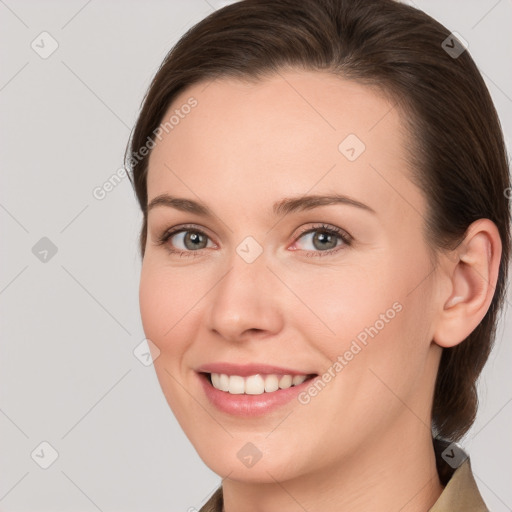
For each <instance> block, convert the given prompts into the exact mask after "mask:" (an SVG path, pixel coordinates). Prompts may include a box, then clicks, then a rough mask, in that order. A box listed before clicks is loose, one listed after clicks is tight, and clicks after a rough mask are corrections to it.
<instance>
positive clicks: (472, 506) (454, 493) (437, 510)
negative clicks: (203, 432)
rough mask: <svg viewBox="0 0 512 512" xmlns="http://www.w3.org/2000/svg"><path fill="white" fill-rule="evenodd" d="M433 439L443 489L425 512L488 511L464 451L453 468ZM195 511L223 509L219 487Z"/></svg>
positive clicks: (443, 443) (445, 444) (445, 448)
mask: <svg viewBox="0 0 512 512" xmlns="http://www.w3.org/2000/svg"><path fill="white" fill-rule="evenodd" d="M433 442H434V451H435V454H436V464H437V470H438V473H439V479H440V480H441V484H442V485H444V486H445V488H444V490H443V492H442V493H441V495H440V496H439V498H438V499H437V501H436V502H435V504H434V506H433V507H432V508H430V509H429V510H428V512H489V509H488V508H487V506H486V505H485V503H484V500H483V499H482V496H481V495H480V491H479V490H478V487H477V484H476V482H475V479H474V477H473V473H472V471H471V462H470V460H469V457H468V456H467V454H465V453H464V451H463V450H462V449H461V448H460V447H458V446H457V447H456V448H455V450H456V451H457V456H458V458H459V459H464V460H463V461H462V462H461V463H460V464H459V465H458V467H456V468H455V469H454V468H452V467H451V465H450V464H448V462H447V461H446V460H447V457H446V453H447V452H448V453H449V454H450V447H451V446H452V445H451V444H450V443H448V442H446V441H444V440H441V439H434V440H433ZM443 453H444V454H445V457H444V458H443V455H442V454H443ZM451 454H452V455H453V450H452V451H451ZM199 512H224V511H223V500H222V487H219V488H218V489H217V490H216V491H215V492H214V493H213V495H212V496H211V498H210V499H209V500H208V501H207V502H206V503H205V505H203V507H201V510H200V511H199Z"/></svg>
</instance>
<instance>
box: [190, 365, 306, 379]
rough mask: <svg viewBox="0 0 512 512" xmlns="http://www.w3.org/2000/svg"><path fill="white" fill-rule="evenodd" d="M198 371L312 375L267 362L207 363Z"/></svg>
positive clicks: (245, 374) (229, 373) (233, 373)
mask: <svg viewBox="0 0 512 512" xmlns="http://www.w3.org/2000/svg"><path fill="white" fill-rule="evenodd" d="M196 371H197V372H199V373H224V374H226V375H239V376H240V377H247V376H249V375H256V374H258V373H259V374H268V375H270V374H273V375H312V373H311V372H307V371H301V370H293V369H291V368H284V367H282V366H273V365H268V364H258V363H256V364H235V363H223V362H219V363H209V364H204V365H202V366H200V367H199V368H197V369H196Z"/></svg>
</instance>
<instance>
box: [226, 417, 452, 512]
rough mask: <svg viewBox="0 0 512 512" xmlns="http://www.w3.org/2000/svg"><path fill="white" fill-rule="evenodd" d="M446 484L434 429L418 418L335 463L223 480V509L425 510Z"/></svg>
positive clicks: (237, 511)
mask: <svg viewBox="0 0 512 512" xmlns="http://www.w3.org/2000/svg"><path fill="white" fill-rule="evenodd" d="M404 432H405V433H404ZM271 473H272V471H269V474H271ZM442 490H443V487H442V485H441V483H440V481H439V477H438V474H437V470H436V463H435V454H434V449H433V445H432V437H431V434H430V431H429V430H428V429H427V428H426V427H425V425H423V424H422V423H420V422H418V421H417V420H416V422H412V423H411V425H408V429H407V430H405V431H404V430H403V429H398V428H396V429H394V431H393V432H390V433H388V435H386V436H385V437H384V436H381V437H379V438H378V439H375V440H374V441H373V442H372V443H366V445H365V446H364V447H359V448H358V449H357V452H356V453H354V454H352V455H350V456H347V457H345V458H344V459H343V460H342V461H338V462H337V463H336V465H335V466H329V467H323V468H322V469H321V470H315V471H311V472H310V473H305V474H302V475H301V476H298V477H297V478H294V479H290V480H286V481H277V480H273V481H270V482H266V483H257V482H240V481H233V480H229V479H226V480H225V481H224V484H223V496H224V511H225V512H277V511H279V512H291V511H294V512H295V511H297V510H307V511H308V512H320V511H321V512H344V511H347V512H348V511H350V512H363V511H364V512H367V511H368V510H379V511H382V512H388V511H389V512H391V511H397V510H400V512H426V511H428V510H429V509H430V508H431V507H432V506H433V505H434V503H435V502H436V501H437V499H438V498H439V495H440V494H441V492H442Z"/></svg>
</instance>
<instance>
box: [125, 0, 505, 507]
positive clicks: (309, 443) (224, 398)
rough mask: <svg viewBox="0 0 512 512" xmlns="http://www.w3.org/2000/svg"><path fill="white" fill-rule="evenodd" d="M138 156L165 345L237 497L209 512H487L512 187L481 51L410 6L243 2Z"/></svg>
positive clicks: (223, 20) (137, 141)
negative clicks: (474, 458)
mask: <svg viewBox="0 0 512 512" xmlns="http://www.w3.org/2000/svg"><path fill="white" fill-rule="evenodd" d="M128 149H129V152H128V153H127V160H128V162H127V163H128V166H129V167H131V172H132V174H133V177H132V180H133V185H134V187H135V191H136V194H137V198H138V201H139V203H140V207H141V209H142V212H143V214H144V218H143V226H142V230H141V237H140V249H141V255H142V257H143V264H142V273H141V281H140V308H141V316H142V322H143V326H144V331H145V333H146V336H147V338H148V339H150V340H151V342H152V345H153V346H152V350H153V351H154V352H158V354H159V357H158V358H157V359H155V361H154V365H155V369H156V372H157V376H158V379H159V382H160V384H161V387H162V390H163V392H164V394H165V397H166V399H167V401H168V403H169V405H170V407H171V409H172V410H173V412H174V414H175V415H176V418H177V419H178V421H179V423H180V425H181V426H182V428H183V430H184V432H185V433H186V435H187V436H188V438H189V439H190V441H191V442H192V444H193V445H194V447H195V448H196V450H197V451H198V453H199V455H200V456H201V458H202V459H203V461H204V462H205V463H206V464H207V465H208V466H209V467H210V468H211V469H212V470H213V471H215V472H216V473H217V474H219V475H220V476H222V478H223V482H222V487H221V488H219V489H218V490H217V491H216V493H215V494H214V495H213V496H212V497H211V499H210V500H209V501H208V503H207V504H206V505H205V506H204V507H203V508H202V509H201V510H202V511H205V512H206V511H221V510H224V511H225V512H235V511H236V512H243V511H257V510H265V511H266V512H272V511H275V510H280V511H288V510H308V511H310V512H313V511H319V510H322V511H335V510H336V511H338V510H350V511H351V512H354V511H355V512H357V511H360V510H361V511H362V510H364V511H368V510H378V511H388V510H389V511H392V510H393V511H395V510H401V511H404V512H405V511H407V512H416V511H427V510H431V511H435V512H439V511H444V510H449V511H451V512H453V511H458V510H461V511H462V510H464V511H468V510H475V511H477V510H478V511H479V510H487V508H486V506H485V504H484V502H483V500H482V498H481V496H480V494H479V492H478V488H477V486H476V484H475V481H474V478H473V476H472V474H471V466H470V462H469V459H468V458H467V456H466V454H465V453H464V452H463V451H462V450H461V449H460V448H459V447H458V445H457V444H455V442H456V441H458V440H460V439H461V438H462V436H463V435H464V434H465V433H466V432H467V430H468V429H469V427H470V426H471V424H472V423H473V421H474V418H475V414H476V408H477V395H476V388H475V381H476V379H477V377H478V375H479V374H480V372H481V370H482V367H483V365H484V363H485V361H486V359H487V357H488V355H489V352H490V349H491V346H492V342H493V339H494V332H495V326H496V322H497V319H498V312H499V310H500V308H501V305H502V303H503V297H504V290H505V284H506V278H507V262H508V258H509V251H510V227H509V206H508V200H507V197H506V191H507V190H508V188H509V186H510V183H509V178H508V169H507V159H506V153H505V149H504V143H503V137H502V133H501V130H500V125H499V121H498V118H497V114H496V111H495V109H494V106H493V104H492V101H491V99H490V96H489V93H488V91H487V89H486V87H485V84H484V82H483V80H482V78H481V76H480V74H479V73H478V71H477V68H476V66H475V64H474V62H473V60H472V59H471V57H470V55H469V53H468V51H467V49H466V48H465V45H464V42H463V41H460V40H458V39H457V38H456V37H455V35H453V34H450V32H449V30H447V29H446V28H444V27H443V26H442V25H440V24H439V23H437V22H436V21H435V20H433V19H432V18H430V17H429V16H427V15H426V14H424V13H423V12H421V11H419V10H416V9H414V8H412V7H409V6H406V5H402V4H399V3H397V2H394V1H392V0H369V1H366V2H359V1H357V0H314V1H313V0H305V1H301V2H296V1H292V0H277V1H276V0H243V1H241V2H238V3H235V4H232V5H230V6H227V7H225V8H223V9H220V10H219V11H217V12H215V13H213V14H212V15H210V16H209V17H207V18H206V19H204V20H202V21H201V22H200V23H198V24H197V25H196V26H195V27H193V28H192V29H191V30H189V31H188V32H187V33H186V34H185V35H184V36H183V37H182V39H181V40H180V41H179V42H178V44H177V45H176V46H175V47H174V48H173V50H172V51H171V52H170V53H169V54H168V55H167V57H166V58H165V60H164V62H163V64H162V66H161V68H160V69H159V71H158V73H157V74H156V76H155V77H154V79H153V81H152V83H151V85H150V88H149V90H148V92H147V95H146V97H145V100H144V104H143V107H142V109H141V112H140V116H139V119H138V121H137V123H136V126H135V129H134V132H133V134H132V138H131V141H130V145H129V148H128Z"/></svg>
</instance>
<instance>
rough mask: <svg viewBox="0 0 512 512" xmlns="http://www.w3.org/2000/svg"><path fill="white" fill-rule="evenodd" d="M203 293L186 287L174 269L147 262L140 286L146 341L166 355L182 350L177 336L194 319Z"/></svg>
mask: <svg viewBox="0 0 512 512" xmlns="http://www.w3.org/2000/svg"><path fill="white" fill-rule="evenodd" d="M199 293H200V290H197V288H195V287H193V286H190V282H189V286H185V283H184V282H183V279H180V275H179V273H176V271H175V270H174V269H170V268H165V267H164V266H161V265H157V264H154V263H152V261H151V260H144V262H143V265H142V271H141V277H140V284H139V306H140V314H141V319H142V325H143V328H144V332H145V334H146V337H147V338H149V339H151V340H152V341H153V343H155V345H157V347H158V348H159V349H160V350H161V351H162V353H169V352H170V351H172V352H174V353H175V352H177V351H179V350H180V345H179V339H180V338H179V337H178V336H177V333H178V332H180V329H182V328H183V326H185V325H186V324H187V323H188V322H189V321H190V316H191V315H192V316H193V311H192V310H193V306H194V303H195V302H197V295H198V294H199Z"/></svg>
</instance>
